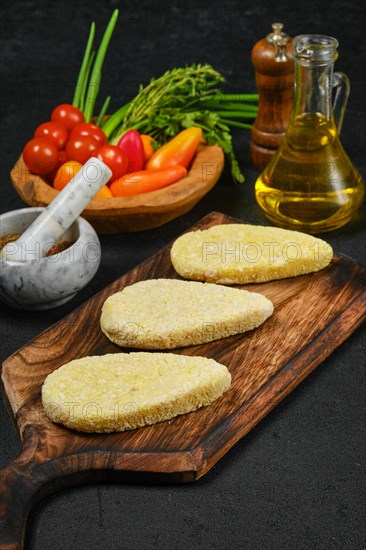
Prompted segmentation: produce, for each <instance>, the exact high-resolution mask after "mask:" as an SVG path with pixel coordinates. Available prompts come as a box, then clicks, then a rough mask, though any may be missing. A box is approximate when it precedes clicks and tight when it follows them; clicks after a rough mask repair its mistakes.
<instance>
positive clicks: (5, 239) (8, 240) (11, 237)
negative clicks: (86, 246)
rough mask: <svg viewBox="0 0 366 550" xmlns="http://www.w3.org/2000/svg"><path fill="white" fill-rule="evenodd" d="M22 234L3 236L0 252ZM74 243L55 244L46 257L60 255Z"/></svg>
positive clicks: (0, 242)
mask: <svg viewBox="0 0 366 550" xmlns="http://www.w3.org/2000/svg"><path fill="white" fill-rule="evenodd" d="M19 237H20V233H9V235H3V236H2V237H0V250H1V249H2V248H4V246H5V245H7V244H8V243H11V242H13V241H16V240H17V239H19ZM72 244H73V243H70V242H68V241H59V242H57V243H55V244H54V245H53V246H51V248H50V249H49V251H48V252H47V254H46V256H53V254H59V252H62V251H63V250H66V248H69V246H71V245H72Z"/></svg>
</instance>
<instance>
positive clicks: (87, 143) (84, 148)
mask: <svg viewBox="0 0 366 550" xmlns="http://www.w3.org/2000/svg"><path fill="white" fill-rule="evenodd" d="M98 147H99V143H98V142H97V140H96V139H94V138H93V137H91V136H78V137H76V138H73V139H70V140H69V141H68V142H67V144H66V153H67V156H68V157H69V159H71V160H77V161H78V162H80V163H81V164H85V163H86V161H87V160H88V159H90V157H92V156H93V155H94V153H95V152H96V150H97V149H98Z"/></svg>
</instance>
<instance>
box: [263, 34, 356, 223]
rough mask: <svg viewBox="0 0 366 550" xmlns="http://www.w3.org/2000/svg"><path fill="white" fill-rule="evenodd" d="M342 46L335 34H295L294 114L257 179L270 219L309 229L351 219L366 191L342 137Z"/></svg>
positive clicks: (345, 87)
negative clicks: (339, 64) (338, 68)
mask: <svg viewBox="0 0 366 550" xmlns="http://www.w3.org/2000/svg"><path fill="white" fill-rule="evenodd" d="M337 47H338V41H337V40H336V39H335V38H332V37H330V36H321V35H300V36H297V37H295V39H294V54H293V55H294V59H295V97H294V107H293V111H292V115H291V119H290V122H289V126H288V128H287V131H286V134H285V138H284V140H283V142H282V144H281V146H280V148H279V149H278V150H277V152H276V154H275V156H274V157H273V158H272V160H271V161H270V163H269V164H268V165H267V166H266V168H265V169H264V171H263V172H262V173H261V175H260V176H259V178H258V179H257V182H256V184H255V195H256V200H257V202H258V204H259V206H260V207H261V208H262V209H263V210H264V212H265V214H266V216H267V217H268V218H269V220H270V221H271V222H273V223H274V224H276V225H279V226H282V227H286V228H289V229H298V230H299V231H305V232H308V233H318V232H323V231H330V230H332V229H336V228H338V227H340V226H342V225H344V224H345V223H347V222H348V221H349V220H350V219H351V217H352V214H353V213H354V212H355V211H356V210H357V208H358V207H359V206H360V204H361V203H362V200H363V198H364V192H365V190H364V184H363V181H362V178H361V175H360V174H359V172H358V171H357V169H356V168H355V166H354V165H353V163H352V162H351V160H350V159H349V157H348V156H347V154H346V152H345V150H344V149H343V147H342V144H341V142H340V140H339V133H340V130H341V126H342V121H343V115H344V111H345V107H346V103H347V99H348V94H349V88H350V86H349V80H348V78H347V76H346V75H344V74H343V73H339V72H338V73H333V65H334V62H335V60H336V59H337V57H338V53H337ZM333 88H335V90H336V92H335V96H334V104H333V105H332V91H333ZM342 96H343V101H342V102H341V100H342ZM333 110H334V112H333ZM335 115H336V116H337V118H338V121H337V123H336V122H335Z"/></svg>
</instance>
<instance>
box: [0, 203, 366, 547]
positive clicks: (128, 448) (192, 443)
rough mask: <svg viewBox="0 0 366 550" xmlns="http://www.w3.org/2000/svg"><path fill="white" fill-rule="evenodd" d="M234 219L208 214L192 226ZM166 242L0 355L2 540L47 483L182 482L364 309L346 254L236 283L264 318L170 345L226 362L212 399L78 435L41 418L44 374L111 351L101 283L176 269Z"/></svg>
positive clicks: (220, 451)
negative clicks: (263, 309) (140, 423)
mask: <svg viewBox="0 0 366 550" xmlns="http://www.w3.org/2000/svg"><path fill="white" fill-rule="evenodd" d="M234 221H235V222H237V220H233V219H232V218H229V217H227V216H225V215H223V214H218V213H212V214H210V215H208V216H206V217H205V218H204V219H203V220H202V221H201V222H200V223H198V224H197V225H196V226H194V228H193V229H198V228H201V229H202V228H208V227H210V226H212V225H214V224H218V223H232V222H234ZM169 249H170V247H167V248H165V249H164V250H162V251H161V252H159V253H158V254H156V255H155V256H153V257H151V258H150V259H149V260H147V261H146V262H144V263H143V264H141V265H139V266H138V267H136V268H135V269H133V270H132V271H130V272H129V273H127V274H126V275H124V276H123V277H121V278H120V279H118V280H117V281H115V282H114V283H112V284H111V285H109V286H108V287H107V288H105V289H104V290H102V291H101V292H100V293H99V294H97V295H96V296H94V297H93V298H91V299H90V300H89V301H88V302H86V303H85V304H84V305H82V306H81V307H79V308H78V309H77V310H75V311H74V312H73V313H71V314H70V315H68V316H67V317H66V318H65V319H63V320H62V321H60V322H59V323H57V324H56V325H54V326H53V327H51V328H50V329H48V330H46V331H45V332H43V333H42V334H40V335H39V336H38V337H37V338H35V339H34V340H33V341H31V342H30V343H29V344H27V345H25V346H24V347H23V348H21V349H20V350H18V351H17V352H16V353H14V354H13V355H12V356H11V357H9V358H8V359H7V360H6V361H5V362H4V364H3V370H2V380H3V385H4V394H5V396H6V398H7V400H8V404H9V407H10V411H11V414H12V415H13V417H14V419H15V422H16V425H17V427H18V429H19V433H20V437H21V440H22V446H23V447H22V453H21V455H20V456H19V457H18V458H17V459H16V460H15V461H14V462H13V463H12V464H10V465H9V466H8V467H6V468H3V469H2V470H1V472H0V474H1V494H0V548H1V549H3V550H4V549H5V548H7V549H8V550H9V549H14V548H22V539H23V533H24V528H25V522H26V518H27V514H28V511H29V509H30V507H31V506H32V504H33V503H34V502H35V501H36V500H39V499H40V498H42V497H43V496H44V495H46V494H47V493H50V492H54V491H57V490H59V489H61V488H64V487H67V486H71V485H76V484H80V483H84V482H91V481H100V480H108V479H109V480H129V481H130V480H140V481H141V480H142V481H144V480H149V481H154V482H166V481H174V482H176V481H180V482H185V481H193V480H195V479H198V478H199V477H201V476H203V475H204V474H205V473H206V472H208V470H209V469H210V468H211V467H212V466H213V465H214V464H215V463H216V462H217V461H218V460H219V459H220V457H222V456H223V455H224V453H226V452H227V451H228V450H229V449H230V448H231V447H232V446H233V445H234V444H235V442H236V441H238V440H239V439H240V438H242V437H243V436H244V435H245V434H246V433H248V432H249V430H251V429H252V428H253V427H254V426H255V425H256V424H257V423H258V422H259V421H260V420H261V419H262V418H263V417H264V416H265V415H266V414H267V413H268V412H269V411H270V410H271V409H273V407H275V406H276V405H277V403H279V402H280V401H281V400H282V399H283V398H284V397H285V396H286V395H287V394H289V393H290V392H291V390H292V389H294V388H295V387H296V386H297V385H298V384H299V383H300V382H301V381H302V380H303V379H304V378H305V377H306V376H308V374H310V372H311V371H313V370H314V369H315V368H316V367H317V366H318V365H319V364H320V363H321V362H322V361H323V360H324V359H325V358H326V357H327V356H329V355H330V354H331V353H332V351H333V350H334V349H335V348H336V347H337V346H339V345H340V344H341V343H342V342H343V341H344V340H346V338H347V337H348V336H349V335H350V334H351V333H352V332H353V331H354V330H355V329H356V327H358V326H359V325H360V324H361V322H362V321H363V320H364V318H365V316H366V314H365V310H366V308H365V303H366V284H365V281H366V277H365V276H366V268H365V267H363V266H361V265H359V264H356V263H354V262H352V261H351V260H349V259H346V258H342V257H335V258H334V259H333V261H332V262H331V264H330V265H329V266H328V267H327V268H326V269H324V270H322V271H320V272H318V273H313V274H310V275H303V276H300V277H294V278H291V279H284V280H281V281H273V282H269V283H262V284H256V285H246V287H245V288H247V289H249V290H255V291H256V292H261V293H263V294H264V295H265V296H267V297H268V298H270V299H271V300H272V301H273V303H274V305H275V312H274V314H273V315H272V317H271V318H270V319H268V320H267V321H266V322H265V323H264V324H263V325H262V326H261V327H259V328H258V329H256V330H254V331H252V332H249V333H247V334H244V335H236V336H231V337H229V338H225V339H222V340H218V341H215V342H211V343H209V344H204V345H198V346H192V347H188V348H182V349H178V350H176V352H177V353H181V354H186V355H204V356H208V357H212V358H214V359H216V360H217V361H219V362H221V363H223V364H225V365H227V367H228V368H229V370H230V372H231V374H232V385H231V388H230V389H229V390H228V391H227V392H226V393H225V394H224V395H223V396H222V397H221V398H220V399H218V400H217V401H216V402H215V403H214V404H213V405H211V406H209V407H205V408H202V409H200V410H198V411H195V412H192V413H190V414H186V415H183V416H180V417H177V418H175V419H173V420H170V421H167V422H162V423H159V424H156V425H154V426H148V427H145V428H140V429H137V430H133V431H129V432H123V433H116V434H104V435H103V434H96V435H92V434H82V433H77V432H74V431H72V430H69V429H66V428H63V427H61V426H58V425H55V424H52V423H51V422H50V421H49V420H48V419H47V417H46V416H45V413H44V410H43V408H42V404H41V400H40V390H41V386H42V383H43V381H44V379H45V377H46V376H47V375H48V374H49V373H50V372H51V371H53V370H54V369H56V368H58V367H59V366H60V365H62V364H63V363H65V362H67V361H70V360H71V359H75V358H78V357H83V356H85V355H92V354H94V355H95V354H96V355H98V354H99V355H101V354H104V353H111V352H112V353H113V352H119V351H121V350H120V348H118V347H117V346H115V345H114V344H112V343H111V342H110V341H109V340H108V339H107V338H106V337H105V336H104V334H102V332H101V331H100V328H99V316H100V309H101V306H102V304H103V302H104V300H105V299H106V298H107V297H108V296H109V295H110V294H112V293H114V292H117V291H119V290H121V289H122V288H124V287H125V286H126V285H130V284H132V283H135V282H136V281H139V280H144V279H148V278H157V277H171V278H178V276H177V274H176V273H175V272H174V269H173V268H172V266H171V263H170V257H169ZM65 335H67V337H66V336H65Z"/></svg>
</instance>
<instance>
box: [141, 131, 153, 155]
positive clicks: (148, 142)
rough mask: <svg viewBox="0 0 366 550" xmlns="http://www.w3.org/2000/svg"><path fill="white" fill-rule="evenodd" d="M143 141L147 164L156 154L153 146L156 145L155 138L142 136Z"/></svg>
mask: <svg viewBox="0 0 366 550" xmlns="http://www.w3.org/2000/svg"><path fill="white" fill-rule="evenodd" d="M141 139H142V145H143V146H144V153H145V162H148V161H149V160H150V159H151V157H152V156H153V154H154V153H155V149H154V147H153V145H152V144H153V143H154V138H153V137H152V136H149V135H148V134H141Z"/></svg>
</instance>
